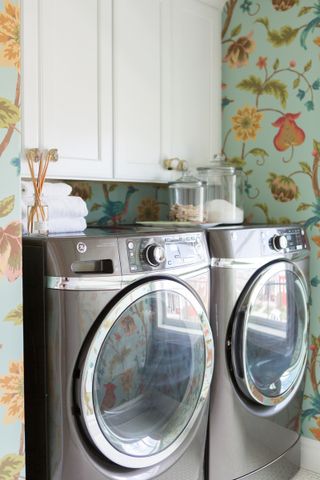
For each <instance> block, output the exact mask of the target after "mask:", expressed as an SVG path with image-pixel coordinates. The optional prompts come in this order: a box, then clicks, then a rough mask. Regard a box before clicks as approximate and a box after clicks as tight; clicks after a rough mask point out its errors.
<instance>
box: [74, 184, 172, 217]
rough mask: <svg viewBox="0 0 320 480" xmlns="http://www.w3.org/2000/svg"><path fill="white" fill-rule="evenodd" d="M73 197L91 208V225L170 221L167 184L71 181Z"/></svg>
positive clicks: (89, 209)
mask: <svg viewBox="0 0 320 480" xmlns="http://www.w3.org/2000/svg"><path fill="white" fill-rule="evenodd" d="M68 183H69V184H70V185H72V187H73V189H72V195H78V196H80V197H82V198H83V199H84V200H85V201H86V203H87V206H88V211H89V214H88V216H87V217H86V219H87V223H88V225H100V226H103V225H116V224H131V223H135V222H141V221H159V220H167V219H168V214H169V194H168V189H167V186H166V185H158V184H143V183H141V184H136V183H135V184H129V183H128V184H127V183H102V182H71V181H68Z"/></svg>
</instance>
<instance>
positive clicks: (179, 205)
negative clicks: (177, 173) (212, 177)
mask: <svg viewBox="0 0 320 480" xmlns="http://www.w3.org/2000/svg"><path fill="white" fill-rule="evenodd" d="M206 187H207V185H206V182H205V181H203V180H201V179H199V178H196V177H194V176H193V175H192V174H191V173H190V172H185V173H184V174H183V175H182V177H180V178H179V179H178V180H176V181H175V182H171V183H169V196H170V213H169V218H170V220H171V221H174V222H193V223H205V222H206V221H207V215H206V211H205V205H206V194H207V188H206Z"/></svg>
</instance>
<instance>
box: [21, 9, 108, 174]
mask: <svg viewBox="0 0 320 480" xmlns="http://www.w3.org/2000/svg"><path fill="white" fill-rule="evenodd" d="M22 8H23V20H22V21H23V33H22V38H23V104H22V112H23V147H24V148H32V147H37V146H39V147H41V148H58V150H59V161H58V162H57V163H55V164H50V168H49V172H48V174H49V175H48V176H50V177H54V178H88V179H95V178H112V176H113V170H112V161H113V152H112V136H113V132H112V0H67V1H65V0H23V3H22ZM25 172H26V165H25V164H23V171H22V173H25Z"/></svg>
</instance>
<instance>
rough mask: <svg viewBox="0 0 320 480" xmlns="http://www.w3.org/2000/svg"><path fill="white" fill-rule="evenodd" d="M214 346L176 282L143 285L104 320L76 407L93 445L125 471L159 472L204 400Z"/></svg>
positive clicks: (200, 313) (203, 319) (186, 291)
mask: <svg viewBox="0 0 320 480" xmlns="http://www.w3.org/2000/svg"><path fill="white" fill-rule="evenodd" d="M212 370H213V339H212V336H211V331H210V326H209V321H208V318H207V315H206V312H205V311H204V308H203V306H202V304H201V303H200V301H199V300H198V298H197V297H196V296H195V294H194V293H193V292H192V290H191V289H190V288H187V287H186V286H185V285H184V284H181V283H180V282H178V281H175V280H171V279H170V280H169V279H158V280H153V281H150V280H147V281H144V282H143V283H142V284H140V285H138V286H135V287H133V288H130V289H129V290H127V291H125V294H124V295H122V296H121V297H120V298H119V299H118V301H117V302H116V303H115V305H114V306H113V307H112V308H111V310H110V308H109V309H108V310H107V311H106V312H103V315H102V317H101V323H100V325H99V326H98V329H97V331H96V333H95V335H94V338H93V340H92V341H91V343H90V345H89V348H88V350H87V352H86V358H85V362H84V366H83V371H82V377H81V382H80V385H81V391H80V403H81V410H82V412H81V413H82V415H81V417H82V418H83V420H84V427H85V430H86V432H87V434H88V435H89V437H90V440H91V441H92V442H93V443H94V444H95V446H96V447H97V448H98V449H99V451H100V452H101V453H103V455H104V456H105V457H107V458H108V459H109V460H112V461H113V462H115V463H117V464H119V465H122V466H125V467H130V468H132V467H133V468H141V467H146V466H150V465H153V464H156V463H158V462H160V461H162V460H164V459H165V458H167V457H168V456H170V454H171V453H173V452H174V451H175V450H176V449H178V448H179V447H180V446H181V444H182V443H183V442H184V441H185V440H186V438H187V437H188V435H190V433H191V429H192V427H195V422H196V420H197V419H198V417H199V415H200V412H201V410H202V406H203V404H204V401H205V399H206V397H207V395H208V391H209V386H210V382H211V377H212Z"/></svg>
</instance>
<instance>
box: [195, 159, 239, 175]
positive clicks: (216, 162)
mask: <svg viewBox="0 0 320 480" xmlns="http://www.w3.org/2000/svg"><path fill="white" fill-rule="evenodd" d="M197 170H198V172H199V173H201V174H203V173H216V174H219V175H236V173H237V172H238V171H239V169H238V168H235V167H233V166H232V165H228V164H227V163H226V157H225V155H222V154H221V155H220V154H216V155H214V157H213V160H212V161H211V162H210V163H209V165H207V166H206V167H198V168H197Z"/></svg>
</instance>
